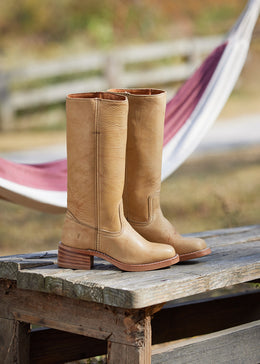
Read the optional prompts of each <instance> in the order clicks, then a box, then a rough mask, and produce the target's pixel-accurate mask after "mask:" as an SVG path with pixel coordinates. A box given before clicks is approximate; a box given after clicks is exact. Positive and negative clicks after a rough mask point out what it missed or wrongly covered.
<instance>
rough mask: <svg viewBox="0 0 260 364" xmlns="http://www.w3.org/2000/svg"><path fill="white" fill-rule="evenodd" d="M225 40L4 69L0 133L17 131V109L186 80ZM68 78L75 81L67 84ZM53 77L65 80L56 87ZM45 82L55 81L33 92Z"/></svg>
mask: <svg viewBox="0 0 260 364" xmlns="http://www.w3.org/2000/svg"><path fill="white" fill-rule="evenodd" d="M221 40H222V36H214V37H206V38H192V39H182V40H178V41H174V42H161V43H152V44H147V45H139V46H131V47H124V48H117V49H114V50H112V51H110V52H104V51H103V52H102V51H98V52H92V53H89V54H84V55H82V56H77V57H69V58H65V59H64V58H63V59H56V60H51V61H47V62H41V63H35V64H30V65H28V66H26V67H23V68H21V69H14V70H11V71H8V72H3V71H1V70H0V130H10V129H12V128H13V127H14V120H15V114H16V112H17V111H18V110H27V109H30V108H34V107H38V106H44V105H51V104H54V103H59V102H62V101H64V99H65V96H66V95H67V94H68V93H70V92H83V91H90V90H91V91H95V90H105V89H107V88H110V87H144V86H152V87H156V86H157V85H162V84H167V83H172V82H177V81H182V80H184V79H186V78H187V77H188V76H189V75H190V74H191V73H192V71H193V70H194V69H195V68H196V66H197V65H198V63H199V60H200V59H201V58H202V57H203V56H204V55H205V54H207V53H209V52H210V51H211V50H213V49H214V48H215V47H216V46H217V45H218V44H219V43H220V42H221ZM83 74H85V75H84V76H82V75H83ZM68 76H70V80H66V81H64V79H66V77H68ZM71 76H73V77H71ZM53 78H55V79H56V78H61V79H62V78H63V80H60V81H57V82H55V83H54V81H53ZM44 79H45V80H48V79H50V83H49V84H48V85H47V86H38V87H35V86H34V87H31V88H28V83H30V82H31V83H32V82H35V81H39V80H44ZM51 79H52V80H51ZM26 83H27V85H26V87H24V85H25V84H26ZM19 85H20V86H19ZM14 86H15V89H14Z"/></svg>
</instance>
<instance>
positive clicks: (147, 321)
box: [107, 316, 151, 364]
mask: <svg viewBox="0 0 260 364" xmlns="http://www.w3.org/2000/svg"><path fill="white" fill-rule="evenodd" d="M140 325H141V326H142V331H143V336H142V338H140V340H139V341H138V343H137V345H135V346H130V345H122V344H119V343H115V342H110V341H108V350H107V352H108V355H107V363H108V364H118V363H127V364H151V317H150V316H146V317H145V318H144V319H143V320H142V321H139V322H138V323H136V324H135V326H140ZM131 329H132V328H131ZM137 329H138V328H137V327H136V328H135V330H137Z"/></svg>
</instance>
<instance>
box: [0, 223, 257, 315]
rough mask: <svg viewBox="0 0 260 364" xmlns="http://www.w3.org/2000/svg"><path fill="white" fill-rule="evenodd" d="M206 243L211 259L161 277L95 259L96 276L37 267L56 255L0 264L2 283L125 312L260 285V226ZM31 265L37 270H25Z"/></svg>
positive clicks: (215, 236)
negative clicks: (249, 284) (238, 286)
mask: <svg viewBox="0 0 260 364" xmlns="http://www.w3.org/2000/svg"><path fill="white" fill-rule="evenodd" d="M207 241H208V243H209V245H210V246H211V247H212V254H211V255H209V256H207V257H204V258H201V259H196V260H192V261H188V262H183V263H180V264H177V265H174V266H172V267H170V268H166V269H161V270H158V271H152V272H122V271H120V270H119V269H117V268H116V267H114V266H112V265H111V264H109V263H108V262H106V261H104V260H102V259H95V265H94V269H93V270H91V271H79V270H69V269H60V268H58V267H57V266H56V265H55V264H53V265H52V266H49V265H47V266H46V267H37V264H38V263H37V262H38V260H39V261H40V262H43V263H42V264H50V263H48V262H49V261H51V263H55V262H56V254H57V252H56V251H55V252H53V253H52V254H53V256H52V258H48V255H47V256H46V257H45V256H44V255H43V256H42V257H41V256H40V255H37V254H34V255H32V256H31V257H30V255H24V256H16V257H6V258H0V277H1V276H2V277H6V278H12V279H17V285H18V287H20V288H22V289H30V290H38V291H42V292H48V293H55V294H58V295H62V296H66V297H74V298H79V299H82V300H87V301H93V302H99V303H104V304H108V305H112V306H116V307H125V308H139V307H145V306H151V305H153V304H158V303H162V302H166V301H171V300H174V299H178V298H181V297H186V296H189V295H193V294H196V293H201V292H205V291H207V290H213V289H217V288H222V287H226V286H229V285H233V284H238V283H241V282H245V281H250V280H254V279H259V277H260V244H259V241H260V229H259V226H254V227H244V229H241V228H238V229H227V230H224V231H223V230H222V231H221V234H220V235H218V234H217V232H213V233H212V236H211V237H210V238H208V239H207ZM45 254H46V252H45ZM21 262H22V264H21ZM34 262H35V265H34ZM26 264H29V266H30V264H32V265H33V267H34V266H36V268H30V269H23V268H24V267H26ZM137 281H138V285H137V284H136V282H137Z"/></svg>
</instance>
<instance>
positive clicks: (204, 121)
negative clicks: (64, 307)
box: [0, 0, 260, 213]
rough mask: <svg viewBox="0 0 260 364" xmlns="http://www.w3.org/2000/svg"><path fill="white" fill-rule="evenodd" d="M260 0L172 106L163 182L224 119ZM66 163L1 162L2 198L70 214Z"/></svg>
mask: <svg viewBox="0 0 260 364" xmlns="http://www.w3.org/2000/svg"><path fill="white" fill-rule="evenodd" d="M259 11H260V0H250V1H249V2H248V5H247V7H246V9H245V10H244V12H243V13H242V15H241V16H240V18H239V20H238V21H237V23H236V24H235V26H234V27H233V29H232V30H231V32H230V33H229V34H228V35H227V37H226V39H225V40H224V41H223V43H222V44H221V45H220V46H219V47H217V48H216V49H215V50H214V51H213V52H212V53H211V54H210V55H209V56H208V57H207V59H206V60H205V61H204V62H203V63H202V65H201V66H200V67H199V68H198V69H197V70H196V71H195V73H194V74H193V75H192V76H191V77H190V78H189V79H188V80H187V81H186V82H185V83H184V85H183V86H182V87H181V88H180V90H179V91H178V92H177V94H176V95H175V96H174V97H173V98H172V100H170V101H169V102H168V104H167V107H166V116H165V131H164V147H163V164H162V180H164V179H165V178H167V177H168V176H169V175H171V174H172V173H173V172H174V171H175V170H176V169H177V168H178V167H179V166H180V165H181V164H182V163H183V162H184V161H185V160H186V159H187V158H188V156H189V155H190V154H191V153H192V152H193V150H194V149H195V148H196V147H197V146H198V144H199V143H200V141H201V140H202V138H203V137H204V136H205V134H206V133H207V131H208V129H209V128H210V127H211V125H212V124H213V122H214V121H215V120H216V118H217V117H218V115H219V113H220V111H221V110H222V108H223V106H224V105H225V102H226V101H227V99H228V97H229V95H230V93H231V91H232V89H233V87H234V85H235V83H236V81H237V79H238V77H239V74H240V72H241V69H242V67H243V65H244V63H245V60H246V56H247V53H248V48H249V45H250V39H251V36H252V32H253V29H254V26H255V23H256V21H257V18H258V15H259ZM66 182H67V163H66V159H63V160H59V161H53V162H49V163H42V164H34V165H28V164H18V163H14V162H11V161H7V160H5V159H2V158H0V198H2V199H6V200H9V201H12V202H14V203H18V204H22V205H25V206H29V207H32V208H35V209H38V210H43V211H46V212H53V213H60V212H64V211H65V209H66V204H67V186H66Z"/></svg>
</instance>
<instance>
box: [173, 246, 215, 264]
mask: <svg viewBox="0 0 260 364" xmlns="http://www.w3.org/2000/svg"><path fill="white" fill-rule="evenodd" d="M210 253H211V249H210V248H205V249H202V250H198V251H197V252H193V253H186V254H180V255H179V256H180V262H184V261H185V260H190V259H196V258H200V257H204V256H205V255H209V254H210Z"/></svg>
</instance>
